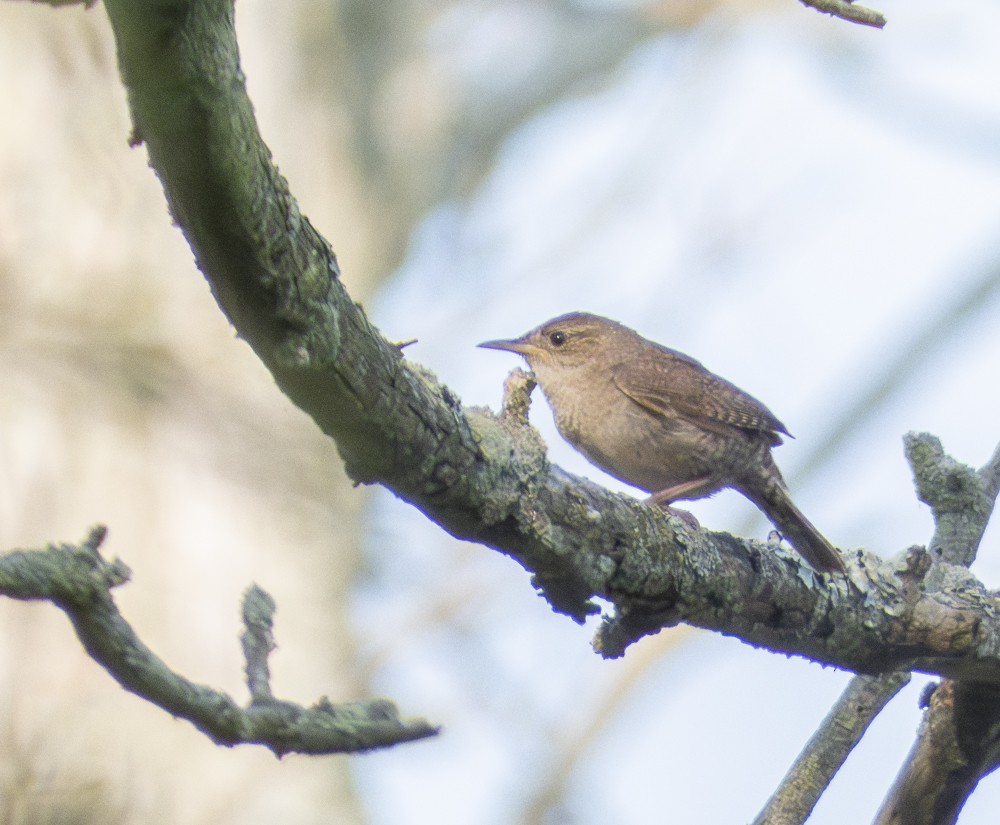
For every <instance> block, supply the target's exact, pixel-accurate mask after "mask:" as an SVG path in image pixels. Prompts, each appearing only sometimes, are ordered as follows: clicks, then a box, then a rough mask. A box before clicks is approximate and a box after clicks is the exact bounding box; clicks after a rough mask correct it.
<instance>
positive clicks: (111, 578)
mask: <svg viewBox="0 0 1000 825" xmlns="http://www.w3.org/2000/svg"><path fill="white" fill-rule="evenodd" d="M104 535H105V531H104V528H103V527H97V528H95V529H94V530H93V531H91V534H90V536H89V537H88V538H87V539H86V540H85V541H84V542H83V543H82V544H80V545H68V544H63V545H59V546H50V547H48V548H47V549H45V550H17V551H14V552H11V553H7V554H5V555H2V556H0V595H3V596H8V597H10V598H13V599H21V600H47V601H51V602H52V603H53V604H55V605H56V606H58V607H59V608H61V609H62V610H63V611H64V612H65V613H66V615H67V616H68V617H69V619H70V621H71V622H72V623H73V627H74V628H75V629H76V633H77V636H78V637H79V638H80V641H81V642H82V643H83V646H84V648H85V649H86V650H87V653H89V654H90V656H91V657H92V658H93V659H94V660H95V661H96V662H97V663H98V664H100V665H101V666H102V667H103V668H104V669H105V670H107V671H108V673H110V674H111V676H112V677H113V678H114V679H115V680H116V681H117V682H118V683H119V684H120V685H121V686H122V687H123V688H125V689H126V690H128V691H130V692H132V693H134V694H136V695H137V696H141V697H142V698H144V699H146V700H148V701H149V702H151V703H153V704H154V705H157V706H158V707H161V708H163V710H165V711H167V712H168V713H169V714H171V715H172V716H177V717H180V718H181V719H186V720H188V721H189V722H190V723H191V724H193V725H194V726H195V727H196V728H198V730H200V731H201V732H202V733H204V734H206V735H207V736H208V737H209V738H210V739H211V740H212V741H213V742H215V743H216V744H219V745H226V746H232V745H238V744H257V745H264V746H265V747H267V748H269V749H270V750H271V751H273V752H274V753H275V754H276V755H278V756H282V755H284V754H286V753H307V754H329V753H356V752H359V751H367V750H372V749H374V748H380V747H388V746H390V745H395V744H399V743H401V742H409V741H412V740H415V739H422V738H424V737H427V736H433V735H434V734H435V733H437V729H436V728H434V727H432V726H431V725H428V724H427V723H426V722H424V721H421V720H412V721H403V720H401V719H400V718H399V714H398V712H397V711H396V708H395V706H394V705H393V704H392V703H391V702H388V701H386V700H383V699H376V700H373V701H369V702H352V703H347V704H338V705H334V704H332V703H331V702H330V701H329V700H328V699H326V698H325V697H324V698H321V699H320V700H319V701H318V702H317V703H316V704H315V705H313V706H312V707H308V708H307V707H302V706H300V705H297V704H294V703H292V702H285V701H281V700H278V699H275V698H273V697H272V696H271V695H270V688H268V687H266V682H267V665H266V661H265V660H266V656H267V654H268V653H270V650H271V648H272V647H273V643H272V644H270V645H267V644H264V645H261V644H259V643H257V644H254V642H253V641H251V642H250V643H249V645H248V644H247V642H246V641H245V643H244V650H245V651H247V675H248V681H249V683H250V686H251V702H250V704H249V705H248V706H247V707H245V708H241V707H240V706H239V705H237V704H236V702H234V701H233V699H231V698H230V697H229V696H228V695H227V694H225V693H223V692H222V691H218V690H214V689H213V688H209V687H206V686H204V685H197V684H194V683H193V682H190V681H188V680H187V679H185V678H184V677H183V676H181V675H179V674H177V673H174V672H173V671H172V670H170V668H168V667H167V665H166V664H165V663H164V662H163V660H162V659H160V658H159V657H158V656H156V654H155V653H153V652H152V651H151V650H150V649H149V648H148V647H146V645H145V644H144V643H143V642H142V640H141V639H139V637H138V636H136V634H135V631H134V630H133V629H132V627H131V625H129V623H128V622H127V621H125V619H124V618H123V617H122V615H121V614H120V613H119V612H118V608H117V606H116V605H115V603H114V599H113V598H112V597H111V589H112V588H113V587H118V586H119V585H121V584H124V583H125V582H126V581H128V578H129V575H130V572H129V569H128V567H127V566H126V565H125V564H124V563H122V562H121V561H119V560H118V559H115V560H114V561H110V562H109V561H105V559H104V558H102V556H101V554H100V553H99V551H98V548H99V547H100V545H101V543H102V542H103V540H104ZM273 610H274V603H273V601H271V600H270V597H269V596H267V594H265V593H264V592H263V591H262V590H260V589H259V588H257V587H256V586H255V587H254V588H251V590H250V591H249V592H248V593H247V595H246V597H245V599H244V621H245V623H246V625H247V631H246V634H245V639H246V638H247V637H250V638H251V639H257V640H258V642H259V640H260V639H261V638H262V634H263V636H264V637H266V638H267V639H269V638H270V626H271V615H272V613H273Z"/></svg>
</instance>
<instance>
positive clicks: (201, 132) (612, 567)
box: [106, 0, 1000, 684]
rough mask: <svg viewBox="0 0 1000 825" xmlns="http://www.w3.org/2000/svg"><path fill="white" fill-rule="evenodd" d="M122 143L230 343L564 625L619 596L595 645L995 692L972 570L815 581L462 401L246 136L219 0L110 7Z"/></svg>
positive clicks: (357, 474)
mask: <svg viewBox="0 0 1000 825" xmlns="http://www.w3.org/2000/svg"><path fill="white" fill-rule="evenodd" d="M106 8H107V11H108V14H109V16H110V18H111V22H112V25H113V27H114V31H115V35H116V38H117V41H118V46H119V59H120V64H121V70H122V76H123V78H124V81H125V84H126V86H127V89H128V95H129V102H130V105H131V109H132V113H133V119H134V124H135V139H136V140H137V141H138V140H142V141H144V142H145V144H146V146H147V148H148V151H149V155H150V161H151V164H152V166H153V168H154V170H155V171H156V172H157V174H158V175H159V176H160V179H161V181H162V183H163V187H164V190H165V192H166V195H167V200H168V202H169V204H170V209H171V211H172V213H173V215H174V218H175V220H176V221H177V223H178V225H179V226H180V227H181V229H182V230H183V231H184V232H185V234H186V236H187V238H188V240H189V242H190V244H191V247H192V249H193V250H194V252H195V256H196V258H197V261H198V264H199V266H200V267H201V269H202V272H203V273H204V274H205V277H206V278H207V279H208V280H209V283H210V284H211V286H212V289H213V292H214V294H215V296H216V298H217V300H218V301H219V304H220V306H221V307H222V309H223V311H224V312H225V313H226V314H227V316H228V317H229V319H230V320H231V321H232V323H233V324H234V326H235V327H236V329H237V331H238V333H239V335H240V336H241V337H242V338H244V339H245V340H246V341H247V343H248V344H249V345H250V346H251V347H253V349H254V350H255V351H256V352H257V354H258V355H259V356H260V358H261V359H262V360H263V361H264V363H265V364H267V366H268V367H269V368H270V370H271V371H272V373H273V374H274V376H275V379H276V381H277V383H278V384H279V386H280V387H281V388H282V390H284V392H286V393H287V394H288V395H289V396H290V397H291V398H292V399H293V400H294V401H295V402H296V403H297V404H298V405H299V406H300V407H302V408H303V409H304V410H306V411H307V412H308V413H309V414H310V415H312V417H313V418H314V419H315V420H316V422H317V424H318V425H319V426H320V427H321V428H322V429H323V431H324V432H326V433H328V434H329V435H330V436H332V437H333V438H334V439H335V440H336V442H337V445H338V448H339V450H340V452H341V455H342V456H343V458H344V461H345V464H346V467H347V470H348V472H349V473H350V475H351V476H352V477H353V478H354V479H355V480H357V481H359V482H363V483H373V482H378V483H381V484H384V485H385V486H387V487H389V488H390V489H392V490H393V491H394V492H396V493H397V494H398V495H399V496H401V497H402V498H404V499H406V500H408V501H410V502H412V503H414V504H415V505H416V506H418V507H419V508H420V509H421V510H423V511H424V512H425V513H426V514H427V515H428V516H429V517H430V518H432V519H434V520H435V521H436V522H438V523H439V524H440V525H441V526H442V527H444V528H445V529H446V530H448V531H449V532H450V533H452V534H453V535H456V536H459V537H461V538H466V539H471V540H474V541H478V542H482V543H484V544H487V545H489V546H491V547H494V548H496V549H498V550H500V551H501V552H504V553H506V554H508V555H509V556H511V557H513V558H515V559H516V560H517V561H518V562H519V563H520V564H522V565H523V566H524V567H525V568H526V569H528V570H530V571H531V572H532V573H533V574H534V581H535V583H536V585H537V586H538V587H539V588H540V589H541V591H542V592H543V595H544V596H545V597H546V598H547V599H548V600H549V602H550V603H551V604H552V606H553V607H554V608H555V609H556V610H558V611H560V612H563V613H565V614H567V615H570V616H572V617H573V618H574V619H576V620H582V619H583V618H584V617H585V616H586V615H588V614H589V613H592V612H594V611H595V610H596V608H595V606H594V604H593V602H592V598H593V597H595V596H597V597H601V598H603V599H605V600H608V601H610V602H611V603H613V605H614V608H615V615H614V617H613V618H609V619H608V620H607V621H606V622H605V624H604V626H603V628H602V630H601V632H600V635H599V638H598V640H597V645H598V647H599V648H600V650H601V651H602V653H604V655H608V656H616V655H620V654H621V653H622V652H623V651H624V649H625V648H626V647H627V646H628V644H630V643H631V642H633V641H635V640H636V639H638V638H639V637H641V636H642V635H644V634H647V633H651V632H656V631H657V630H658V629H659V628H661V627H664V626H668V625H671V624H674V623H677V622H681V621H683V622H688V623H690V624H694V625H697V626H700V627H706V628H711V629H714V630H718V631H720V632H723V633H726V634H730V635H735V636H739V637H740V638H742V639H744V640H746V641H747V642H749V643H751V644H755V645H760V646H763V647H767V648H769V649H772V650H775V651H779V652H784V653H795V654H799V655H803V656H807V657H809V658H812V659H815V660H816V661H820V662H824V663H827V664H832V665H836V666H840V667H845V668H849V669H852V670H855V671H859V672H866V673H880V672H884V671H887V670H896V669H910V668H916V669H921V670H927V671H931V672H936V673H940V674H943V675H949V676H953V677H956V678H975V679H978V680H983V681H988V682H993V683H997V684H1000V632H998V631H1000V622H998V617H997V603H996V600H995V598H994V597H993V595H992V594H991V593H989V592H987V591H986V590H985V589H984V588H983V587H982V586H981V585H979V584H978V583H977V582H975V580H970V577H968V574H967V573H965V574H964V578H962V577H961V576H960V577H959V578H960V579H961V581H958V580H955V578H954V576H951V577H950V578H949V577H948V576H947V575H946V576H945V577H944V579H943V580H942V582H941V583H942V585H943V586H942V587H941V589H939V590H936V591H935V592H926V590H925V589H924V588H923V587H922V583H921V577H922V573H923V571H924V570H925V569H926V564H925V563H924V560H923V557H922V551H918V550H914V551H913V552H912V553H911V554H910V556H909V557H908V559H907V561H906V562H904V563H903V564H902V566H901V567H900V568H899V569H896V570H894V569H893V568H891V567H890V566H888V565H886V564H883V563H881V562H880V561H879V560H878V559H877V558H876V557H875V556H873V555H870V554H867V553H863V552H860V551H859V552H857V553H854V554H853V555H852V556H851V557H850V559H849V568H850V570H849V576H848V577H847V578H836V579H834V580H833V581H832V582H828V581H823V580H819V579H817V578H816V577H815V576H814V575H813V574H812V573H811V571H809V570H808V569H806V568H805V567H803V566H802V565H801V564H800V563H799V562H798V560H797V559H796V558H795V557H794V556H793V555H792V554H782V553H776V552H775V551H774V550H773V549H771V548H768V547H766V546H764V545H761V544H757V543H753V542H748V541H744V540H740V539H737V538H734V537H732V536H729V535H727V534H718V533H709V532H706V531H697V530H690V529H688V528H686V527H685V526H684V525H683V524H682V523H680V522H679V521H677V520H671V519H670V518H669V517H668V516H666V515H665V514H663V513H661V512H659V511H658V510H656V509H654V508H650V507H646V506H644V505H642V504H640V503H638V502H635V501H633V500H631V499H628V498H626V497H623V496H620V495H616V494H612V493H609V492H607V491H605V490H603V489H601V488H600V487H598V486H596V485H594V484H591V483H588V482H586V481H584V480H581V479H577V478H573V477H571V476H569V475H568V474H566V473H564V472H563V471H561V470H560V469H559V468H557V467H553V466H550V465H549V464H548V463H547V461H546V459H545V452H544V447H543V445H542V444H541V442H540V440H539V439H538V436H537V434H536V433H535V432H534V431H533V430H532V429H531V428H530V427H529V426H528V425H527V423H526V421H525V420H524V419H523V417H522V416H520V415H516V414H508V415H506V416H503V417H497V416H495V415H493V414H492V413H490V412H489V411H487V410H480V409H469V410H467V409H464V408H463V407H462V405H461V403H460V401H459V400H458V399H457V398H455V397H454V395H453V394H452V393H450V392H449V391H448V389H447V388H446V387H444V386H442V385H440V384H439V383H438V382H437V381H436V379H435V378H434V376H433V375H431V374H429V373H428V372H427V371H426V370H424V369H422V368H420V367H419V366H418V365H415V364H413V363H411V362H409V361H407V360H406V359H404V357H403V355H402V353H401V352H400V350H399V348H398V347H396V346H394V345H393V344H392V343H390V342H388V341H386V340H384V339H383V338H382V337H381V336H380V335H379V334H378V331H377V330H376V329H375V328H374V327H373V326H372V325H371V324H370V323H369V322H368V320H367V318H366V317H365V315H364V313H363V312H362V310H361V309H360V307H358V306H357V305H355V304H354V303H353V302H352V301H351V299H350V296H349V295H347V293H346V292H345V291H344V289H343V287H342V284H341V282H340V280H339V270H338V267H337V263H336V259H335V257H334V254H333V252H332V250H331V249H330V247H329V245H328V244H327V243H326V241H325V240H324V239H323V238H322V237H320V236H319V234H318V233H317V232H316V231H315V230H314V229H313V227H312V226H311V225H310V223H309V221H308V220H307V219H306V218H305V217H303V216H302V215H301V214H300V213H299V211H298V208H297V206H296V203H295V201H294V199H293V198H292V197H291V194H290V193H289V191H288V187H287V185H286V183H285V181H284V179H283V178H282V177H281V176H280V174H279V173H278V172H277V170H276V169H275V167H274V166H273V164H272V163H271V160H270V156H269V152H268V150H267V148H266V146H265V145H264V144H263V142H262V141H261V139H260V135H259V134H258V131H257V127H256V123H255V121H254V118H253V112H252V107H251V104H250V101H249V99H248V98H247V96H246V91H245V86H244V80H243V76H242V73H241V70H240V67H239V61H238V50H237V46H236V40H235V35H234V32H233V7H232V4H231V3H230V2H226V0H208V1H203V2H197V3H196V2H191V0H156V2H153V0H147V2H124V1H123V0H109V2H107V3H106Z"/></svg>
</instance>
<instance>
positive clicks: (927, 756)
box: [875, 433, 1000, 825]
mask: <svg viewBox="0 0 1000 825" xmlns="http://www.w3.org/2000/svg"><path fill="white" fill-rule="evenodd" d="M905 444H906V456H907V460H908V461H909V462H910V467H911V468H912V470H913V476H914V480H915V482H916V486H917V494H918V496H919V497H920V500H921V501H923V502H925V503H926V504H928V505H929V506H930V508H931V513H932V514H933V516H934V536H933V538H932V539H931V544H930V550H931V558H932V559H934V560H935V561H934V564H933V566H932V567H931V570H930V573H929V574H928V576H927V581H926V585H927V586H928V587H936V588H939V589H949V588H950V589H960V588H961V587H964V586H965V582H968V581H976V579H975V578H974V577H973V576H972V574H971V573H969V572H968V570H967V569H966V568H967V567H968V566H969V565H970V564H972V562H973V561H974V560H975V558H976V553H977V551H978V549H979V543H980V541H981V539H982V537H983V532H984V531H985V530H986V526H987V524H988V523H989V520H990V516H991V515H992V513H993V507H994V504H995V502H996V497H997V494H998V491H1000V446H998V447H997V449H996V450H995V451H994V453H993V456H992V457H991V458H990V460H989V461H988V462H987V463H986V464H985V465H984V466H983V467H982V468H981V469H979V470H978V471H976V470H973V469H972V468H971V467H967V466H965V465H964V464H960V463H959V462H957V461H955V460H954V459H952V458H950V457H949V456H947V455H945V454H944V450H943V449H942V447H941V442H940V441H938V439H936V438H933V437H932V436H928V435H926V434H923V435H915V434H913V433H910V434H909V435H907V436H906V439H905ZM998 765H1000V690H998V689H997V687H996V685H989V684H978V683H976V682H974V681H961V682H959V681H954V680H952V679H945V680H944V681H943V682H941V684H939V685H938V686H937V687H936V689H935V690H934V691H933V693H932V695H931V697H930V699H929V701H928V703H927V712H926V713H925V714H924V720H923V724H922V725H921V728H920V733H919V734H918V736H917V740H916V742H915V743H914V745H913V748H912V749H911V751H910V753H909V754H908V755H907V758H906V761H905V762H904V763H903V767H902V768H901V769H900V772H899V775H898V776H897V777H896V781H895V782H894V783H893V786H892V788H891V789H890V790H889V793H888V794H887V795H886V798H885V801H884V802H883V803H882V807H881V809H880V810H879V813H878V815H877V817H876V819H875V822H876V825H949V823H954V822H955V821H956V820H957V818H958V815H959V813H960V812H961V810H962V808H963V806H964V805H965V802H966V800H967V799H968V798H969V796H970V795H971V794H972V792H973V791H974V790H975V788H976V785H978V784H979V780H980V779H982V777H983V776H985V775H986V774H988V773H990V772H991V771H993V770H995V769H996V768H997V767H998Z"/></svg>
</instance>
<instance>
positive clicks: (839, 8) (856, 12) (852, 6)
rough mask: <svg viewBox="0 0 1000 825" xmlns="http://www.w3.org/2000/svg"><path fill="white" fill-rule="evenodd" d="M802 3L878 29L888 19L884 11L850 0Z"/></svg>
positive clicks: (820, 0)
mask: <svg viewBox="0 0 1000 825" xmlns="http://www.w3.org/2000/svg"><path fill="white" fill-rule="evenodd" d="M800 2H801V3H802V5H804V6H811V7H812V8H814V9H816V11H821V12H823V14H830V15H833V16H834V17H839V18H841V19H842V20H849V21H850V22H851V23H860V24H861V25H862V26H872V27H873V28H876V29H881V28H884V27H885V23H886V19H885V15H884V14H882V12H879V11H875V9H869V8H867V7H865V6H859V5H858V4H857V3H852V2H849V0H800Z"/></svg>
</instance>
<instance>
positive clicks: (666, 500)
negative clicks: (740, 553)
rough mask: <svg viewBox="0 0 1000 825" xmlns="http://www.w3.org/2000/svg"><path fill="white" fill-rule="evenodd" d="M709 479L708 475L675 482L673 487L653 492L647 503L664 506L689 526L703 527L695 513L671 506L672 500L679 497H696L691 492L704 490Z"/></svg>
mask: <svg viewBox="0 0 1000 825" xmlns="http://www.w3.org/2000/svg"><path fill="white" fill-rule="evenodd" d="M707 481H708V478H707V477H706V478H696V479H694V480H693V481H685V482H684V483H683V484H675V485H674V486H673V487H667V488H666V489H664V490H660V491H658V492H656V493H653V494H652V495H651V496H650V497H649V498H647V499H646V503H647V504H654V505H656V506H657V507H661V508H663V509H664V510H666V511H667V512H668V513H670V515H672V516H677V518H679V519H680V520H681V521H683V522H684V523H685V524H687V525H688V526H689V527H694V528H696V529H697V528H699V527H701V524H699V523H698V519H697V518H695V516H694V513H691V512H688V511H687V510H681V509H679V508H677V507H671V506H670V502H672V501H676V500H677V499H679V498H689V497H690V498H696V496H692V495H691V493H695V492H697V491H700V490H703V489H704V488H705V486H706V482H707Z"/></svg>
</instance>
